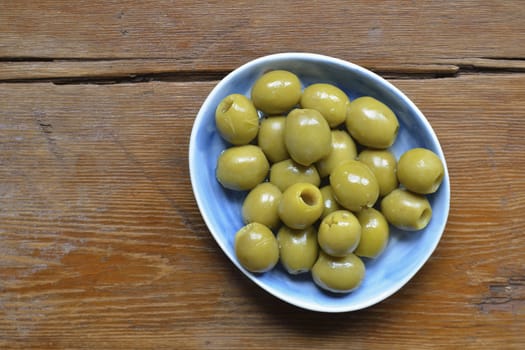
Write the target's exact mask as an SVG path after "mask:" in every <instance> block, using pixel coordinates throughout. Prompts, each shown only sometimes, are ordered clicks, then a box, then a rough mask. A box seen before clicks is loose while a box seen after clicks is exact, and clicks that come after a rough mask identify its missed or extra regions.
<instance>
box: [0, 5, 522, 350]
mask: <svg viewBox="0 0 525 350" xmlns="http://www.w3.org/2000/svg"><path fill="white" fill-rule="evenodd" d="M524 16H525V7H524V6H523V4H522V3H521V2H519V1H505V2H492V1H458V2H436V1H419V2H406V1H392V2H379V1H366V2H365V1H354V2H352V3H351V4H350V3H348V2H345V1H325V2H299V1H289V2H278V1H271V0H269V1H265V2H249V1H235V2H233V1H226V2H218V1H210V2H196V1H167V0H165V1H152V0H145V1H141V2H135V1H118V2H117V1H115V2H110V1H90V2H71V1H68V2H66V1H50V0H46V1H37V2H35V1H26V0H22V1H2V0H0V33H2V35H0V349H43V348H45V349H168V348H169V349H301V348H325V349H342V348H345V349H346V348H349V347H351V348H356V349H370V348H372V349H381V348H383V349H407V348H408V349H438V348H439V349H442V348H446V349H449V348H451V349H455V348H462V349H522V348H524V347H525V335H524V332H523V330H524V329H525V255H524V253H523V252H524V250H525V238H524V236H523V231H524V230H525V218H524V216H523V212H524V210H525V197H524V196H523V193H525V180H524V178H523V173H524V172H525V158H524V157H523V155H524V154H525V122H524V120H523V118H524V111H525V89H524V87H525V65H524V62H525V46H524V45H523V35H524V34H525V22H524V21H523V18H524ZM283 51H309V52H318V53H323V54H328V55H331V56H335V57H338V58H342V59H347V60H349V61H352V62H355V63H358V64H361V65H363V66H365V67H367V68H370V69H372V70H374V71H376V72H378V73H381V74H382V75H383V76H385V77H387V78H389V79H390V81H391V82H392V83H394V84H395V85H396V86H398V87H399V88H401V89H402V90H403V91H404V92H405V93H406V94H407V95H408V96H409V97H410V98H411V99H412V100H413V101H414V102H415V103H416V104H417V105H418V106H419V108H420V109H421V110H422V112H423V113H424V114H425V115H426V117H427V118H428V120H429V121H430V122H431V124H432V126H433V128H434V130H435V131H436V133H437V135H438V137H439V139H440V141H441V144H442V146H443V149H444V152H445V155H446V158H447V164H448V169H449V172H450V178H451V189H452V200H451V211H450V216H449V221H448V224H447V227H446V230H445V233H444V235H443V239H442V241H441V242H440V244H439V246H438V247H437V250H436V251H435V252H434V254H433V255H432V257H431V258H430V260H429V261H428V263H427V264H426V265H425V266H424V267H423V268H422V269H421V270H420V271H419V272H418V274H417V275H416V276H415V277H414V278H413V279H412V280H411V281H410V282H409V283H408V284H407V285H406V286H405V287H404V288H402V289H401V290H400V291H399V292H397V293H396V294H394V295H393V296H391V297H389V298H388V299H386V300H385V301H383V302H382V303H380V304H378V305H375V306H373V307H370V308H367V309H365V310H361V311H357V312H352V313H342V314H324V313H315V312H309V311H305V310H301V309H298V308H296V307H293V306H290V305H288V304H285V303H283V302H281V301H280V300H278V299H276V298H275V297H273V296H271V295H269V294H267V293H266V292H264V291H262V290H261V289H260V288H258V287H256V286H255V284H253V283H252V282H251V281H249V280H248V279H247V278H246V277H244V275H242V274H241V273H240V272H239V271H237V270H236V268H235V267H234V266H233V264H232V263H231V262H230V261H229V260H228V259H227V257H226V256H225V255H224V254H223V253H222V252H221V251H220V248H219V247H218V245H217V244H216V243H215V241H214V240H213V238H212V237H211V235H210V234H209V232H208V229H207V228H206V225H205V224H204V222H203V220H202V218H201V216H200V213H199V211H198V208H197V206H196V203H195V200H194V198H193V194H192V192H191V184H190V179H189V173H188V143H189V136H190V132H191V128H192V124H193V121H194V118H195V115H196V114H197V112H198V109H199V107H200V104H201V103H202V101H203V100H204V98H205V97H206V96H207V94H208V93H209V92H210V91H211V89H212V88H213V87H214V86H215V84H216V83H217V81H218V79H220V78H222V77H223V76H224V75H225V74H227V73H228V72H229V71H231V70H232V69H234V68H235V67H237V66H238V65H239V64H242V63H244V62H247V61H248V60H250V59H252V58H255V57H258V56H261V55H264V54H269V53H274V52H283Z"/></svg>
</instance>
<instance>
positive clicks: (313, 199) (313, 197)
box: [299, 189, 319, 206]
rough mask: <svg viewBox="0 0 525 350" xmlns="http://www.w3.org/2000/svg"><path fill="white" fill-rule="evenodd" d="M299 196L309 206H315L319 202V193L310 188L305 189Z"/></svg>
mask: <svg viewBox="0 0 525 350" xmlns="http://www.w3.org/2000/svg"><path fill="white" fill-rule="evenodd" d="M299 196H300V198H301V200H302V201H303V202H304V203H305V204H306V205H308V206H314V205H316V204H317V203H318V202H319V198H318V196H317V194H316V193H315V192H313V191H311V190H309V189H304V190H303V191H302V192H301V194H300V195H299Z"/></svg>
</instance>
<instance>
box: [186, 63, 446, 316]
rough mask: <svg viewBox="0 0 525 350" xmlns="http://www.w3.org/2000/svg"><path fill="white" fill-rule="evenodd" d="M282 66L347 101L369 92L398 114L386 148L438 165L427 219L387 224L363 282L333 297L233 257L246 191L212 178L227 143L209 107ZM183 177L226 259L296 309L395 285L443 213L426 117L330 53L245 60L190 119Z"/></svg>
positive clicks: (381, 295)
mask: <svg viewBox="0 0 525 350" xmlns="http://www.w3.org/2000/svg"><path fill="white" fill-rule="evenodd" d="M272 69H285V70H289V71H292V72H294V73H295V74H297V76H298V77H299V78H300V80H301V82H302V83H303V86H308V85H310V84H313V83H318V82H324V83H331V84H334V85H336V86H338V87H339V88H340V89H342V90H343V91H345V92H346V93H347V94H348V96H349V97H350V99H351V100H352V99H354V98H356V97H359V96H363V95H368V96H372V97H375V98H377V99H378V100H380V101H382V102H383V103H385V104H386V105H388V106H389V107H390V108H391V109H392V110H393V111H394V112H395V113H396V115H397V117H398V119H399V123H400V130H399V134H398V137H397V139H396V142H395V144H394V145H393V146H392V147H391V150H392V152H393V153H394V154H395V155H396V157H397V158H399V156H400V155H401V154H402V153H403V152H405V151H406V150H408V149H410V148H413V147H425V148H428V149H430V150H432V151H434V152H435V153H436V154H438V155H439V156H440V157H441V159H442V160H443V162H444V165H445V176H444V179H443V183H442V185H441V186H440V189H439V190H438V191H437V192H436V193H435V194H433V195H430V196H428V199H429V201H430V203H431V205H432V209H433V217H432V219H431V221H430V223H429V225H428V226H427V227H426V228H425V229H423V230H421V231H418V232H401V231H399V230H397V229H395V228H392V227H391V234H390V241H389V244H388V247H387V248H386V250H385V252H384V253H383V254H382V255H381V256H380V257H379V258H377V259H375V260H370V259H366V260H365V265H366V275H365V279H364V281H363V283H362V285H361V286H360V287H359V288H358V289H356V290H355V291H353V292H351V293H348V294H342V295H338V294H333V293H329V292H325V291H323V290H321V289H320V288H318V287H317V286H316V285H315V284H314V283H313V281H312V279H311V276H310V275H309V274H303V275H300V276H291V275H289V274H288V273H287V272H286V271H285V270H284V269H283V268H282V267H281V266H280V265H278V266H277V267H276V268H275V269H273V270H272V271H270V272H267V273H264V274H252V273H250V272H248V271H246V270H244V269H243V268H242V266H240V264H239V263H238V262H237V260H236V257H235V252H234V237H235V233H236V232H237V230H238V229H240V228H241V227H242V226H243V222H242V218H241V206H242V202H243V199H244V197H245V196H246V193H241V192H235V191H230V190H226V189H224V188H222V187H221V185H220V184H219V183H218V182H217V181H216V179H215V167H216V162H217V157H218V156H219V154H220V153H221V152H222V151H223V150H224V149H225V148H226V147H229V144H228V143H227V142H225V141H224V140H222V138H221V137H220V135H219V134H218V132H217V130H216V128H215V108H216V106H217V105H218V104H219V102H220V101H221V100H222V99H223V98H224V97H226V96H227V95H229V94H232V93H240V94H244V95H246V96H250V90H251V86H252V85H253V83H254V82H255V80H256V79H257V78H258V77H259V76H260V75H262V74H263V73H264V72H266V71H268V70H272ZM189 157H190V175H191V181H192V187H193V191H194V194H195V198H196V201H197V204H198V206H199V209H200V211H201V214H202V216H203V219H204V221H205V222H206V224H207V226H208V228H209V230H210V232H211V234H212V235H213V237H214V238H215V240H216V241H217V243H218V244H219V246H220V247H221V249H222V250H223V251H224V253H225V254H226V255H227V256H228V257H229V258H230V260H231V261H232V262H233V263H234V264H235V265H236V266H237V267H238V268H239V269H240V270H241V271H242V272H243V273H244V274H246V276H248V277H249V278H250V279H251V280H252V281H254V282H255V283H256V284H258V285H259V286H260V287H262V288H264V289H265V290H267V291H268V292H269V293H271V294H273V295H274V296H276V297H278V298H280V299H282V300H284V301H286V302H289V303H291V304H294V305H296V306H299V307H302V308H305V309H310V310H316V311H323V312H344V311H352V310H358V309H362V308H365V307H368V306H371V305H373V304H375V303H378V302H380V301H381V300H383V299H385V298H386V297H388V296H390V295H391V294H393V293H395V292H396V291H397V290H399V289H400V288H401V287H402V286H403V285H404V284H406V283H407V282H408V281H409V280H410V278H412V277H413V276H414V275H415V274H416V272H417V271H418V270H419V269H420V268H421V267H422V266H423V264H424V263H425V262H426V261H427V260H428V258H429V257H430V255H431V254H432V252H433V251H434V249H435V248H436V246H437V244H438V242H439V240H440V238H441V236H442V233H443V230H444V228H445V224H446V221H447V217H448V211H449V201H450V185H449V176H448V171H447V167H446V162H445V158H444V155H443V151H442V149H441V146H440V144H439V141H438V139H437V137H436V135H435V133H434V131H433V130H432V128H431V126H430V124H429V123H428V121H427V119H426V118H425V117H424V116H423V114H422V113H421V112H420V111H419V110H418V108H417V107H416V106H415V105H414V104H413V103H412V102H411V101H410V100H409V99H408V98H407V97H406V96H405V95H404V94H403V93H402V92H400V91H399V90H398V89H396V88H395V87H394V86H393V85H391V84H390V83H388V82H387V81H386V80H384V79H382V78H381V77H379V76H377V75H376V74H374V73H372V72H370V71H368V70H366V69H364V68H361V67H359V66H357V65H354V64H352V63H349V62H346V61H342V60H338V59H335V58H331V57H327V56H322V55H316V54H304V53H286V54H276V55H270V56H265V57H262V58H259V59H256V60H254V61H251V62H249V63H247V64H245V65H243V66H241V67H239V68H238V69H236V70H235V71H233V72H232V73H230V74H229V75H228V76H226V77H225V78H224V79H223V80H222V81H221V82H220V83H219V84H218V85H217V86H216V87H215V88H214V89H213V90H212V92H211V93H210V94H209V96H208V97H207V99H206V100H205V102H204V104H203V105H202V107H201V109H200V111H199V113H198V115H197V117H196V119H195V123H194V127H193V130H192V135H191V140H190V155H189Z"/></svg>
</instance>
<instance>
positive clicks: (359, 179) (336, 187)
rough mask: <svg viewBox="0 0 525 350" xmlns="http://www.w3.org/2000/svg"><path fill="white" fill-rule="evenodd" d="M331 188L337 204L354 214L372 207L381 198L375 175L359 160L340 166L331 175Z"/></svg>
mask: <svg viewBox="0 0 525 350" xmlns="http://www.w3.org/2000/svg"><path fill="white" fill-rule="evenodd" d="M330 186H332V189H333V191H334V196H335V198H336V200H337V202H338V203H339V204H340V205H341V206H342V207H344V208H346V209H348V210H351V211H354V212H358V211H360V210H361V209H363V208H369V207H372V206H373V205H374V204H375V203H376V201H377V199H378V197H379V185H378V183H377V180H376V178H375V175H374V173H373V172H372V170H370V168H369V167H368V166H367V165H366V164H364V163H362V162H360V161H358V160H349V161H346V162H344V163H342V164H340V165H338V166H337V167H336V168H335V169H334V170H333V171H332V173H331V174H330Z"/></svg>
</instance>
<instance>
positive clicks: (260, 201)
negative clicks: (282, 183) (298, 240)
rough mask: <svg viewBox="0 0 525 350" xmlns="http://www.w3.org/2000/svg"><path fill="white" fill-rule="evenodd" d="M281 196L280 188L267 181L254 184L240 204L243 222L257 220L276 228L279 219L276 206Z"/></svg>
mask: <svg viewBox="0 0 525 350" xmlns="http://www.w3.org/2000/svg"><path fill="white" fill-rule="evenodd" d="M281 196H282V192H281V190H279V188H278V187H277V186H275V185H273V184H271V183H269V182H263V183H260V184H258V185H257V186H255V187H254V188H253V189H252V190H251V191H250V192H249V193H248V195H247V196H246V198H245V199H244V202H243V204H242V217H243V220H244V223H245V224H248V223H250V222H258V223H260V224H263V225H266V226H268V227H269V228H271V229H276V228H278V227H279V223H280V220H279V214H278V213H277V207H278V206H279V202H280V201H281Z"/></svg>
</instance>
